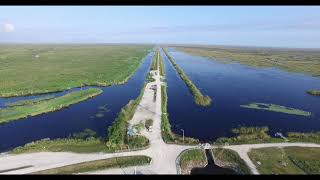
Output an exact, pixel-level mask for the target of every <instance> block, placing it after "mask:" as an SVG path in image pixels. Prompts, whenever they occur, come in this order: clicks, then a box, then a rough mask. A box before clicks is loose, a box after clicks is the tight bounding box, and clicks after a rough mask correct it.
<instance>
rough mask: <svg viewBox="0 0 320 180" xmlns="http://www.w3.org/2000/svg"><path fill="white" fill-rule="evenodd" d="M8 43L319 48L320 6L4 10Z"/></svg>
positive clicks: (0, 20) (0, 33)
mask: <svg viewBox="0 0 320 180" xmlns="http://www.w3.org/2000/svg"><path fill="white" fill-rule="evenodd" d="M8 42H12V43H17V42H21V43H50V42H52V43H184V44H185V43H187V44H216V45H246V46H273V47H302V48H308V47H310V48H320V6H287V7H286V6H278V7H277V6H170V7H169V6H99V7H98V6H34V7H33V6H21V7H18V6H14V7H10V6H2V7H0V43H8Z"/></svg>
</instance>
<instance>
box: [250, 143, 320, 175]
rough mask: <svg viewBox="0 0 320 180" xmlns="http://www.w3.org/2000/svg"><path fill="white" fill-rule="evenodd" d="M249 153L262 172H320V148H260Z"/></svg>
mask: <svg viewBox="0 0 320 180" xmlns="http://www.w3.org/2000/svg"><path fill="white" fill-rule="evenodd" d="M248 155H249V157H250V159H251V160H252V161H253V163H254V164H255V165H256V167H257V169H258V171H259V172H260V173H261V174H320V148H310V147H284V148H277V147H270V148H259V149H252V150H251V151H250V152H249V153H248Z"/></svg>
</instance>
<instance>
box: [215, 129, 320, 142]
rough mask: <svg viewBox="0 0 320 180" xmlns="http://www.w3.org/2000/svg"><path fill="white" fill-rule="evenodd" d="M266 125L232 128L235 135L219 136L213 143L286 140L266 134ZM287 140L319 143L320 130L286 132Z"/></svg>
mask: <svg viewBox="0 0 320 180" xmlns="http://www.w3.org/2000/svg"><path fill="white" fill-rule="evenodd" d="M268 131H269V128H268V127H240V128H235V129H232V132H233V133H234V134H237V136H235V137H228V138H227V137H220V138H218V139H217V140H216V141H215V142H214V144H217V145H220V144H225V143H228V144H259V143H280V142H286V140H285V139H282V138H275V137H271V136H270V135H268ZM284 137H285V138H287V140H288V142H306V143H316V144H320V132H310V133H301V132H288V133H287V136H285V135H284Z"/></svg>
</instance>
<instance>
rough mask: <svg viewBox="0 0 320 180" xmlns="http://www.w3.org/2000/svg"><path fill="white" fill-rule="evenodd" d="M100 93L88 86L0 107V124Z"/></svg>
mask: <svg viewBox="0 0 320 180" xmlns="http://www.w3.org/2000/svg"><path fill="white" fill-rule="evenodd" d="M100 93H102V90H101V89H98V88H89V89H86V90H80V91H75V92H71V93H69V94H66V95H63V96H60V97H56V98H53V99H48V100H42V101H38V102H33V103H32V104H30V103H28V104H25V105H22V106H12V107H7V108H4V109H0V124H1V123H7V122H10V121H14V120H18V119H22V118H26V117H28V116H36V115H39V114H43V113H48V112H53V111H58V110H60V109H62V108H66V107H69V106H70V105H72V104H76V103H78V102H81V101H84V100H87V99H89V98H92V97H94V96H97V95H99V94H100Z"/></svg>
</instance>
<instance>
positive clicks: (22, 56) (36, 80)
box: [0, 44, 151, 97]
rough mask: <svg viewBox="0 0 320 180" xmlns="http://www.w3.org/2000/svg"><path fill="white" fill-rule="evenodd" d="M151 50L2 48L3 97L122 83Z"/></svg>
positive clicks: (139, 47) (0, 91) (117, 47)
mask: <svg viewBox="0 0 320 180" xmlns="http://www.w3.org/2000/svg"><path fill="white" fill-rule="evenodd" d="M149 49H151V46H149V45H102V44H101V45H63V44H60V45H0V87H1V88H0V97H10V96H22V95H31V94H42V93H48V92H58V91H63V90H67V89H71V88H74V87H82V86H88V85H97V86H109V85H114V84H122V83H125V82H126V81H127V80H128V79H129V78H130V77H131V76H132V75H133V74H134V72H135V71H136V69H137V68H138V66H139V65H140V64H141V62H142V59H143V57H145V56H146V55H147V53H148V50H149ZM36 55H38V56H36ZM124 67H125V68H124Z"/></svg>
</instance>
